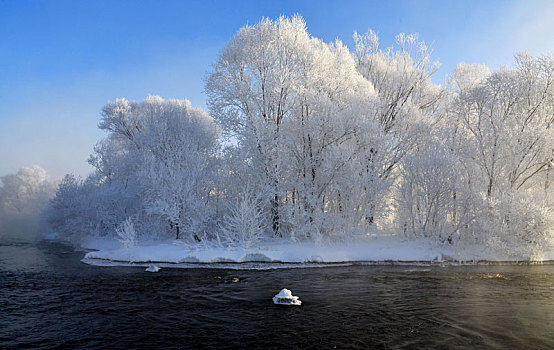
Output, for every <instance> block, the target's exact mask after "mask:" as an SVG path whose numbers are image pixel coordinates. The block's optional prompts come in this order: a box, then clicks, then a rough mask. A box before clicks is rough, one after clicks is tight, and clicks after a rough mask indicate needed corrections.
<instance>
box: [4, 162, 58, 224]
mask: <svg viewBox="0 0 554 350" xmlns="http://www.w3.org/2000/svg"><path fill="white" fill-rule="evenodd" d="M56 186H57V184H56V182H55V181H52V180H51V179H50V178H49V177H48V175H47V173H46V171H45V170H44V169H42V168H41V167H39V166H36V165H35V166H32V167H29V168H21V169H19V170H18V171H17V173H15V174H8V175H4V176H1V177H0V226H2V227H0V232H3V231H5V230H8V227H12V228H9V229H13V227H16V228H17V227H19V228H22V226H21V224H23V225H24V226H25V227H24V229H25V230H27V231H32V230H35V229H36V228H37V224H38V221H39V219H40V217H41V215H42V212H43V211H44V210H45V209H46V207H47V206H48V201H49V200H50V199H51V198H52V197H53V196H54V193H55V191H56ZM7 233H9V232H7Z"/></svg>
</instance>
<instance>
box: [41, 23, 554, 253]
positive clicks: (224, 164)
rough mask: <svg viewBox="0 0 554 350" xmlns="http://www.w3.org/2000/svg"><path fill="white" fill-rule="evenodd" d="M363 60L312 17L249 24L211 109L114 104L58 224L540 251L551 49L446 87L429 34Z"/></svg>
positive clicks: (549, 152)
mask: <svg viewBox="0 0 554 350" xmlns="http://www.w3.org/2000/svg"><path fill="white" fill-rule="evenodd" d="M354 42H355V46H354V48H353V49H352V50H349V48H347V47H346V46H345V45H344V44H343V43H341V42H340V41H336V42H333V43H324V42H322V41H321V40H319V39H317V38H315V37H313V36H311V35H310V34H309V33H308V32H307V30H306V23H305V22H304V20H303V19H302V18H301V17H300V16H295V17H292V18H288V17H280V18H278V19H275V20H270V19H263V20H262V21H260V22H259V23H257V24H255V25H247V26H245V27H243V28H241V29H240V30H239V31H238V32H237V33H236V34H235V35H234V37H233V38H232V39H231V40H230V41H229V42H228V43H227V44H226V45H225V47H223V49H222V50H221V52H220V53H219V56H218V58H217V61H216V62H215V63H214V64H213V66H212V68H211V71H210V73H209V75H208V76H207V78H206V87H205V90H206V93H207V96H208V100H207V105H208V111H205V110H203V109H201V108H195V107H193V106H191V103H190V102H189V101H187V100H164V99H162V98H161V97H158V96H149V97H147V98H146V99H145V100H144V101H142V102H134V101H128V100H126V99H117V100H116V101H115V102H112V103H108V104H107V105H106V106H104V108H103V110H102V114H101V121H100V124H99V128H100V129H102V130H105V131H106V132H107V136H106V138H105V139H103V140H101V141H100V142H98V144H97V145H96V146H95V147H94V151H93V153H92V155H91V156H90V158H89V160H88V161H89V163H90V164H91V165H93V166H94V168H95V171H94V172H93V173H92V174H91V175H90V176H88V177H87V178H86V179H80V178H77V177H75V176H73V175H67V176H65V178H64V179H63V180H62V181H61V183H60V184H59V187H58V190H57V192H56V195H55V197H54V198H53V200H52V201H51V203H50V206H49V208H48V220H49V222H50V224H51V225H52V227H53V228H54V229H55V230H56V231H58V232H59V233H60V234H61V235H62V236H64V237H66V238H68V239H70V240H72V241H74V242H79V241H80V240H82V239H84V238H86V237H91V236H97V237H118V238H119V239H120V240H122V241H123V242H125V244H134V243H135V242H137V241H140V240H141V239H148V240H150V241H152V240H157V239H159V240H163V239H166V240H167V239H173V238H174V239H178V240H182V241H183V242H186V243H187V244H191V245H194V244H202V243H203V244H206V243H207V242H210V243H213V244H219V245H228V246H237V245H242V246H247V247H252V246H256V245H257V244H260V242H263V241H270V240H276V239H277V240H289V241H322V242H324V241H355V240H357V239H363V237H367V236H368V235H371V236H380V235H401V236H403V237H406V238H407V239H411V238H418V237H426V238H427V239H430V240H433V241H436V242H439V243H441V244H449V245H457V244H477V245H486V246H488V247H491V249H499V250H503V251H506V252H514V253H521V252H524V253H525V254H527V255H528V256H529V257H530V258H533V257H537V256H539V255H540V254H541V252H542V251H543V250H544V249H546V247H548V246H549V244H551V242H552V239H553V236H554V233H553V231H554V215H553V210H554V188H553V187H552V184H553V181H554V171H553V167H554V56H552V55H549V56H532V55H530V54H527V53H519V54H517V55H516V56H515V62H514V64H513V68H507V67H503V68H500V69H499V70H496V71H491V70H490V69H489V68H488V67H486V66H484V65H481V64H465V63H461V64H459V65H458V66H457V68H456V69H455V70H454V71H453V72H452V73H451V74H450V75H449V77H448V79H447V80H446V81H445V83H444V84H442V85H437V84H435V83H433V81H432V80H431V77H432V75H433V74H434V73H435V72H436V71H437V69H438V67H439V65H438V63H436V62H433V61H432V59H431V50H430V49H429V47H428V46H427V45H425V43H424V42H423V41H421V40H420V39H419V38H418V36H417V35H405V34H400V35H398V36H397V37H396V44H395V45H394V46H393V47H390V48H381V47H380V46H379V39H378V37H377V35H376V34H375V32H373V31H371V30H370V31H368V32H367V33H365V34H358V33H355V34H354Z"/></svg>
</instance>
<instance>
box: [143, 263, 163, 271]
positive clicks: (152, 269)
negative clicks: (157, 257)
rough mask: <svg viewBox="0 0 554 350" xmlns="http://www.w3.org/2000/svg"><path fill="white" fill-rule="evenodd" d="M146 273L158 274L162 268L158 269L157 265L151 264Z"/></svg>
mask: <svg viewBox="0 0 554 350" xmlns="http://www.w3.org/2000/svg"><path fill="white" fill-rule="evenodd" d="M145 271H147V272H158V271H160V268H159V267H157V266H156V265H153V264H150V265H149V266H148V267H147V268H146V270H145Z"/></svg>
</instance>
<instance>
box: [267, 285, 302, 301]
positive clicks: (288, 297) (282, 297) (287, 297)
mask: <svg viewBox="0 0 554 350" xmlns="http://www.w3.org/2000/svg"><path fill="white" fill-rule="evenodd" d="M273 303H274V304H277V305H301V304H302V302H301V301H300V300H299V299H298V297H296V296H294V295H292V292H291V291H290V290H288V289H286V288H283V289H281V291H280V292H279V294H276V295H275V296H274V297H273Z"/></svg>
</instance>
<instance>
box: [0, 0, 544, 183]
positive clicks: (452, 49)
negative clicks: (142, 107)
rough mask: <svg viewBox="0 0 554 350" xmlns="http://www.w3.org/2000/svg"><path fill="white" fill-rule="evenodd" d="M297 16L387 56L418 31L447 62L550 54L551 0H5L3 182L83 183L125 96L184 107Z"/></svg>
mask: <svg viewBox="0 0 554 350" xmlns="http://www.w3.org/2000/svg"><path fill="white" fill-rule="evenodd" d="M295 13H299V14H301V15H302V16H303V17H304V18H305V19H306V21H307V25H308V31H309V32H310V33H311V34H312V35H314V36H316V37H318V38H320V39H322V40H324V41H327V42H329V41H333V40H335V39H336V38H338V39H340V40H342V41H343V42H344V43H345V44H346V45H347V46H349V47H352V44H353V41H352V33H353V31H354V30H357V31H358V32H365V31H367V29H368V28H372V29H373V30H375V31H376V32H377V33H378V34H379V35H380V38H381V42H382V43H383V45H384V46H389V45H390V44H392V42H393V40H394V36H395V35H396V34H398V33H400V32H406V33H419V35H420V38H421V39H423V40H424V41H425V42H427V43H428V44H431V45H432V47H433V49H434V58H435V59H436V60H439V61H440V62H441V63H442V67H441V69H440V71H439V72H438V73H437V75H436V77H435V78H434V79H435V81H436V82H437V83H440V82H442V81H443V79H444V78H445V76H446V75H447V74H448V73H450V72H451V71H452V69H453V68H454V67H455V66H456V64H457V63H459V62H477V63H485V64H487V65H489V66H490V67H492V68H497V67H499V66H500V65H501V64H505V65H511V63H512V61H513V54H514V53H515V52H517V51H521V50H527V51H529V52H531V53H534V54H539V53H552V52H554V35H553V33H554V1H549V0H546V1H523V0H522V1H379V2H377V1H375V2H374V1H348V0H343V1H323V0H320V1H299V0H296V1H211V0H204V1H138V0H137V1H117V0H110V1H92V0H91V1H54V0H50V1H40V0H34V1H23V0H12V1H6V0H0V175H4V174H6V173H13V172H15V171H17V169H18V168H19V167H22V166H29V165H34V164H37V165H40V166H42V167H44V168H45V169H46V170H47V171H48V172H49V173H50V174H51V175H52V176H54V177H59V176H62V175H63V174H65V173H68V172H73V173H76V174H79V175H86V174H87V173H88V172H89V171H90V170H91V168H90V167H89V166H88V165H87V163H86V159H87V158H88V155H89V154H90V152H91V151H92V146H93V145H94V144H95V143H96V142H97V141H98V140H99V139H100V138H101V137H103V136H104V135H103V133H102V132H100V131H99V130H97V128H96V126H97V124H98V121H99V112H100V110H101V108H102V106H103V105H104V104H105V103H106V102H107V101H113V100H115V99H116V98H118V97H126V98H128V99H132V100H142V99H143V98H144V97H146V96H147V95H149V94H157V95H161V96H162V97H164V98H188V99H189V100H191V102H192V103H193V105H195V106H202V107H204V106H205V95H204V93H203V90H204V83H203V78H204V77H205V76H206V74H207V72H208V71H209V69H210V65H211V64H212V63H213V62H214V61H215V59H216V57H217V53H218V51H219V50H220V49H221V48H222V47H223V46H224V45H225V43H226V42H227V41H228V40H229V39H230V38H231V37H232V36H233V34H234V33H235V32H236V30H238V29H239V28H240V27H241V26H243V25H244V24H246V23H250V24H253V23H256V22H258V21H259V20H260V19H261V18H262V17H270V18H275V17H277V16H279V15H280V14H285V15H293V14H295Z"/></svg>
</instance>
